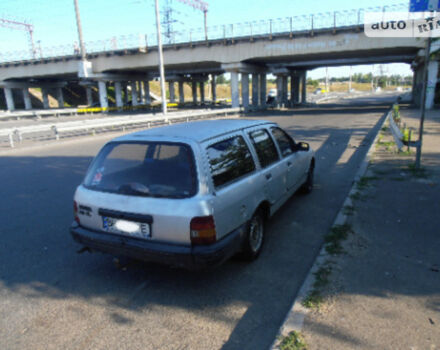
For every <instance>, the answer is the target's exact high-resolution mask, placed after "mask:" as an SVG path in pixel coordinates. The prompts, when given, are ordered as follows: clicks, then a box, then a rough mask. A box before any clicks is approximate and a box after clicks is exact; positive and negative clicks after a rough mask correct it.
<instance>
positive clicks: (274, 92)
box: [267, 89, 277, 98]
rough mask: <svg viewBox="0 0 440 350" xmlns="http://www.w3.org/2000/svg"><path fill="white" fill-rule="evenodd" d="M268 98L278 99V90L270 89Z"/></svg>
mask: <svg viewBox="0 0 440 350" xmlns="http://www.w3.org/2000/svg"><path fill="white" fill-rule="evenodd" d="M267 97H274V98H275V97H277V89H270V90H269V93H268V94H267Z"/></svg>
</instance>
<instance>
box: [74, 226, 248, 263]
mask: <svg viewBox="0 0 440 350" xmlns="http://www.w3.org/2000/svg"><path fill="white" fill-rule="evenodd" d="M245 228H246V225H242V226H241V227H239V228H238V229H236V230H234V231H232V232H231V233H229V234H228V235H227V236H226V237H224V238H223V239H221V240H220V241H218V242H216V243H214V244H211V245H207V246H191V245H175V244H168V243H163V242H154V241H147V240H143V239H138V238H131V237H126V236H119V235H114V234H110V233H105V232H100V231H94V230H90V229H86V228H84V227H81V226H80V225H78V224H77V223H76V222H73V223H72V225H71V227H70V233H71V235H72V237H73V239H74V240H75V241H76V242H78V243H80V244H81V245H83V246H84V247H87V248H89V249H91V250H92V251H93V250H94V251H100V252H103V253H108V254H113V255H122V256H127V257H130V258H133V259H136V260H143V261H149V262H157V263H162V264H166V265H172V266H179V267H184V268H187V269H201V268H206V267H211V266H215V265H219V264H221V263H223V262H224V261H226V260H227V259H228V258H230V257H231V256H232V255H234V254H235V253H237V252H238V251H239V250H240V248H241V243H242V240H243V237H244V234H245V232H246V230H245Z"/></svg>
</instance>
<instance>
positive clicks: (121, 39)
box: [0, 3, 408, 62]
mask: <svg viewBox="0 0 440 350" xmlns="http://www.w3.org/2000/svg"><path fill="white" fill-rule="evenodd" d="M373 11H374V12H393V11H394V12H396V11H408V3H401V4H395V5H387V6H383V7H369V8H363V9H352V10H345V11H334V12H325V13H314V14H310V15H303V16H292V17H284V18H276V19H268V20H260V21H250V22H243V23H234V24H227V25H218V26H211V27H208V28H207V34H208V40H225V41H226V40H231V39H234V38H240V37H251V38H252V37H254V36H255V37H257V36H269V37H270V38H271V37H272V35H275V34H280V33H289V34H290V35H291V36H293V35H294V34H295V33H297V32H304V31H308V32H312V33H313V31H314V30H319V29H332V28H333V29H335V30H336V29H337V28H340V27H348V26H361V25H363V24H364V13H365V12H373ZM201 41H206V38H205V29H204V28H197V29H189V30H182V31H175V32H173V33H171V34H170V35H165V33H164V45H167V44H169V45H174V44H179V43H193V42H201ZM151 46H157V36H156V34H155V33H153V34H151V33H150V34H146V33H143V34H131V35H121V36H113V37H111V38H108V39H103V40H96V41H90V42H85V47H86V51H87V53H88V54H93V53H100V52H113V51H118V50H138V51H143V52H146V50H148V48H149V47H151ZM63 56H78V57H79V52H78V48H77V47H76V45H74V43H73V42H72V43H71V44H65V45H57V46H51V47H43V48H38V49H37V50H36V54H35V57H32V54H31V53H30V52H29V50H20V51H11V52H4V51H2V52H0V62H15V61H25V60H41V59H48V58H55V57H63Z"/></svg>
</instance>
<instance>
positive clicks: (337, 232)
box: [324, 224, 353, 255]
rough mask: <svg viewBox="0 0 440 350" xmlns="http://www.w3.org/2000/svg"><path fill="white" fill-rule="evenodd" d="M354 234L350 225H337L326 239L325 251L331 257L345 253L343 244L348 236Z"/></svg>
mask: <svg viewBox="0 0 440 350" xmlns="http://www.w3.org/2000/svg"><path fill="white" fill-rule="evenodd" d="M350 232H353V230H352V228H351V226H350V225H349V224H344V225H335V226H333V227H332V228H331V230H330V232H329V233H328V234H327V235H326V236H325V237H324V241H325V243H326V245H325V250H326V251H327V253H329V254H331V255H338V254H342V253H344V249H343V248H342V245H341V242H342V241H343V240H345V239H347V237H348V234H349V233H350Z"/></svg>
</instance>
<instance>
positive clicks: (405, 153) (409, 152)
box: [397, 150, 413, 156]
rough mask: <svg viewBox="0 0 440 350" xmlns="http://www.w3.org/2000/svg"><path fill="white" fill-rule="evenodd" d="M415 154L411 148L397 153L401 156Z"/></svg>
mask: <svg viewBox="0 0 440 350" xmlns="http://www.w3.org/2000/svg"><path fill="white" fill-rule="evenodd" d="M412 154H413V152H412V151H411V150H409V151H408V150H406V151H399V152H397V155H399V156H410V155H412Z"/></svg>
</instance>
